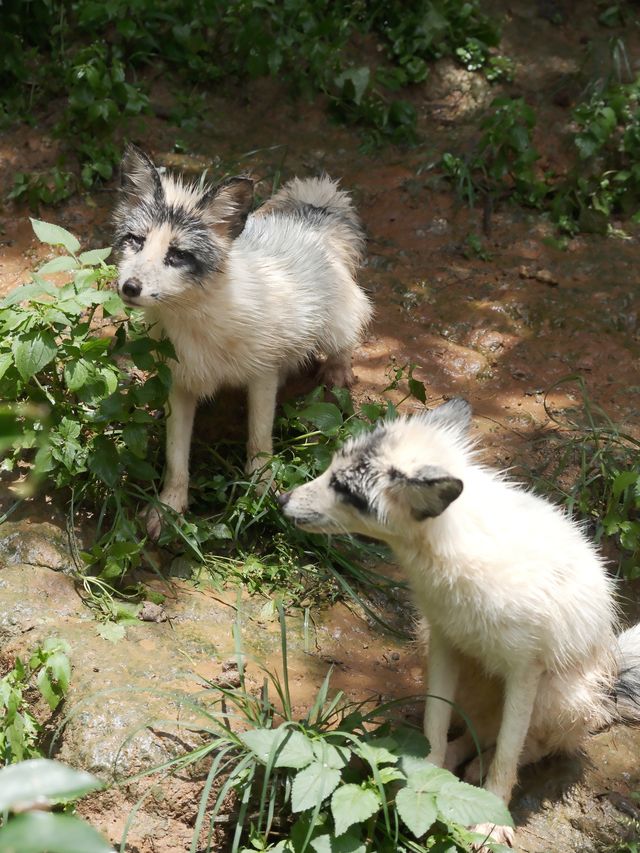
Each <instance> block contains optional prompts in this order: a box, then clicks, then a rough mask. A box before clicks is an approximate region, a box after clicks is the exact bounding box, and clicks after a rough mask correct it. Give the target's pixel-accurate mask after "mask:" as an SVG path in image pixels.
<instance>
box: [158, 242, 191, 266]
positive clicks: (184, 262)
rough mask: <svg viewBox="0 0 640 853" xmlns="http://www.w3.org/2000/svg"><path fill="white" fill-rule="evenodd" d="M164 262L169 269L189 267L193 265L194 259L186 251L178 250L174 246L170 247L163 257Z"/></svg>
mask: <svg viewBox="0 0 640 853" xmlns="http://www.w3.org/2000/svg"><path fill="white" fill-rule="evenodd" d="M164 262H165V264H168V265H169V266H170V267H180V266H185V267H190V266H193V265H194V264H195V258H194V256H193V254H192V253H191V252H188V251H187V250H186V249H178V248H176V247H175V246H170V247H169V249H168V250H167V254H166V255H165V258H164Z"/></svg>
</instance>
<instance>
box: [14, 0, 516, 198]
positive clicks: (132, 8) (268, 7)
mask: <svg viewBox="0 0 640 853" xmlns="http://www.w3.org/2000/svg"><path fill="white" fill-rule="evenodd" d="M5 6H6V7H7V8H6V9H5ZM3 15H4V17H3V23H4V25H5V26H4V27H3V32H2V34H0V48H3V50H1V51H0V55H1V56H2V59H0V82H2V83H3V91H4V94H3V109H2V110H1V111H0V119H2V120H3V121H4V123H10V122H11V121H15V120H16V119H17V118H18V117H21V116H23V115H24V114H26V113H32V112H33V107H34V106H37V105H38V104H39V103H44V102H46V101H47V100H48V99H51V98H57V97H60V96H64V97H65V98H66V102H67V105H66V108H65V110H64V114H63V117H62V119H61V120H60V121H59V122H58V123H57V126H56V132H57V133H58V134H59V135H60V136H62V137H63V139H65V140H66V141H68V142H69V143H71V142H72V143H73V144H72V145H69V147H70V148H71V149H72V151H73V154H74V155H75V156H77V157H78V158H79V160H80V166H81V182H82V184H83V185H84V186H87V187H89V186H91V185H92V184H93V183H94V182H95V181H100V180H106V179H108V178H110V177H111V174H112V171H113V166H114V164H115V163H116V161H117V159H118V153H119V147H120V146H119V145H118V144H117V141H116V140H118V139H119V137H120V135H121V134H122V131H123V130H124V129H125V128H126V127H127V126H128V121H127V120H128V119H129V118H131V117H135V116H138V115H140V114H141V113H144V112H146V111H147V110H148V107H149V101H148V97H147V95H146V94H145V91H144V87H143V84H142V82H141V80H140V79H139V78H138V77H137V72H138V70H143V69H144V68H145V67H146V66H148V65H150V64H152V63H153V64H154V66H156V65H157V64H158V63H163V64H164V65H165V66H168V67H170V68H171V70H172V72H174V73H175V74H176V75H179V76H180V79H181V80H182V81H184V82H186V83H187V84H189V85H191V84H195V85H196V86H197V88H198V92H201V91H202V86H203V83H207V82H212V81H218V80H220V79H229V78H239V79H246V78H255V77H262V76H267V75H271V76H278V77H279V78H281V79H283V80H285V81H286V83H287V84H288V86H289V88H290V90H291V91H292V92H293V93H294V94H296V95H304V96H316V95H317V94H318V93H322V94H324V95H325V96H326V97H327V99H328V101H329V103H330V105H331V107H332V109H333V111H334V113H335V114H336V115H338V116H339V117H340V119H341V120H343V121H348V122H351V123H356V124H358V125H359V126H360V127H362V128H363V130H364V132H365V136H366V142H367V144H369V145H372V144H379V143H380V142H381V141H383V140H385V139H390V140H392V141H396V142H412V141H414V140H415V137H416V128H415V125H416V111H415V109H414V107H413V106H412V104H411V103H410V102H409V101H408V100H406V99H401V98H398V97H397V95H396V93H397V92H398V90H399V89H401V88H402V87H405V86H407V85H409V84H411V83H419V82H421V81H422V80H424V79H425V77H426V76H427V73H428V64H427V63H428V62H429V61H430V60H433V59H435V58H437V57H439V56H443V55H452V56H454V57H455V58H456V59H457V61H459V62H461V63H462V64H464V65H465V67H467V68H470V69H474V70H475V69H479V68H482V69H485V70H486V73H487V76H488V77H489V78H490V79H499V78H500V77H503V76H508V73H509V65H508V60H506V59H505V58H504V57H500V56H495V55H493V53H492V52H493V51H494V49H495V47H496V45H497V44H498V42H499V39H500V34H499V29H498V27H497V26H496V25H495V24H494V23H493V22H492V21H491V20H490V19H489V18H488V17H487V16H486V15H484V14H483V13H482V12H481V10H480V3H479V2H478V0H469V2H466V3H463V4H460V3H458V2H456V0H420V2H419V3H417V4H413V5H412V6H411V8H407V6H406V4H405V3H402V2H400V0H394V2H391V3H390V2H384V3H383V2H381V0H340V2H336V3H332V4H329V5H328V6H323V7H322V8H320V7H318V6H317V5H314V4H313V3H312V2H310V0H286V2H284V3H280V2H276V0H238V2H236V3H233V4H229V3H224V2H222V0H212V2H204V0H187V2H178V0H159V2H151V0H105V2H104V3H96V2H94V0H78V2H75V3H73V4H67V3H64V2H63V0H33V1H32V2H30V3H28V4H24V3H22V4H20V3H19V0H6V2H5V4H4V5H3ZM106 32H108V33H109V37H108V39H103V38H102V37H100V38H96V35H95V34H96V33H106ZM365 41H371V42H372V43H374V44H375V46H376V47H377V48H378V49H377V51H376V53H375V56H376V58H375V61H371V59H370V58H369V55H370V51H366V50H363V49H362V44H363V42H365ZM125 69H127V73H126V74H125ZM53 71H55V73H52V72H53ZM193 95H195V92H194V93H193ZM195 102H196V101H195V100H193V103H195ZM180 112H181V119H180V120H181V123H182V125H183V126H186V127H188V126H189V125H193V118H192V117H193V112H194V110H193V108H192V109H191V113H192V117H191V118H190V117H189V116H188V115H186V114H185V110H184V102H183V104H182V110H181V111H180ZM50 183H51V181H50V179H49V178H39V177H38V176H37V175H33V176H25V177H24V178H22V179H21V180H20V182H19V183H18V184H17V185H16V188H15V192H17V193H19V195H18V196H16V197H23V196H25V195H27V194H28V195H29V198H30V201H32V202H34V203H36V202H38V201H43V202H45V203H49V202H51V203H54V202H56V201H59V200H61V199H62V198H63V197H64V195H63V194H62V189H61V188H58V191H57V192H55V193H52V192H51V191H50V189H49V185H50ZM66 187H67V189H70V188H71V186H70V184H68V185H66Z"/></svg>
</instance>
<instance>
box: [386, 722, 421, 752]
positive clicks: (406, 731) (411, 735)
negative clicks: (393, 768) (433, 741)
mask: <svg viewBox="0 0 640 853" xmlns="http://www.w3.org/2000/svg"><path fill="white" fill-rule="evenodd" d="M391 741H392V743H393V747H392V751H393V752H394V753H397V754H399V755H401V756H413V757H415V758H426V757H427V755H429V751H430V747H429V741H428V740H427V739H426V737H425V736H424V735H423V734H422V732H421V731H418V729H415V728H413V727H412V726H398V727H397V728H396V729H394V730H393V734H392V735H391Z"/></svg>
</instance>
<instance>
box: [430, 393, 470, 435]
mask: <svg viewBox="0 0 640 853" xmlns="http://www.w3.org/2000/svg"><path fill="white" fill-rule="evenodd" d="M423 417H424V418H425V420H426V421H427V423H429V424H437V425H438V426H443V427H455V428H457V429H459V430H460V431H461V432H466V431H467V430H468V429H469V426H470V425H471V406H470V405H469V403H467V401H466V400H463V399H462V397H454V398H453V399H452V400H449V401H448V402H446V403H443V404H442V405H441V406H438V408H437V409H431V411H430V412H427V413H426V414H425V415H424V416H423Z"/></svg>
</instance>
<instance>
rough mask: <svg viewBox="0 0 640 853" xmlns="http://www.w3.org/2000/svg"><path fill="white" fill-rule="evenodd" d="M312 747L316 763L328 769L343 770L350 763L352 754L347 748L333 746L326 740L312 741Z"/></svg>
mask: <svg viewBox="0 0 640 853" xmlns="http://www.w3.org/2000/svg"><path fill="white" fill-rule="evenodd" d="M311 747H312V749H313V754H314V756H315V759H316V761H319V762H320V763H321V764H324V765H325V766H326V767H333V768H335V769H336V770H342V768H343V767H344V766H345V765H346V764H348V763H349V758H350V757H351V753H350V751H349V750H348V749H347V748H346V747H341V746H333V744H331V743H327V741H326V740H325V739H324V738H319V739H318V740H314V741H312V743H311Z"/></svg>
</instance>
